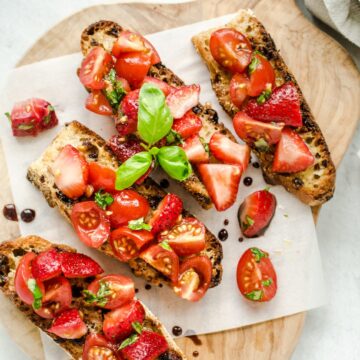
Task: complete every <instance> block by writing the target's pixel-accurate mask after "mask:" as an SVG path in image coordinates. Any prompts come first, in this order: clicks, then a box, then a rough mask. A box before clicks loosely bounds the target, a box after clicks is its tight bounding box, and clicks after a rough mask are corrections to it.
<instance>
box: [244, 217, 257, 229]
mask: <svg viewBox="0 0 360 360" xmlns="http://www.w3.org/2000/svg"><path fill="white" fill-rule="evenodd" d="M245 220H246V222H243V223H242V224H243V227H244V230H247V229H248V228H249V227H250V226H252V225H254V222H255V221H254V220H253V219H252V218H251V217H250V216H249V215H246V217H245Z"/></svg>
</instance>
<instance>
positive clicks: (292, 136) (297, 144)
mask: <svg viewBox="0 0 360 360" xmlns="http://www.w3.org/2000/svg"><path fill="white" fill-rule="evenodd" d="M313 164H314V156H313V154H312V153H311V152H310V150H309V148H308V147H307V145H306V144H305V142H304V140H303V139H302V138H301V136H300V135H298V134H297V133H296V132H295V131H293V130H291V129H290V128H285V129H284V130H283V131H282V132H281V138H280V141H279V142H278V144H277V146H276V150H275V157H274V162H273V166H272V170H273V171H274V172H283V173H296V172H298V171H303V170H306V169H307V168H308V167H310V166H311V165H313Z"/></svg>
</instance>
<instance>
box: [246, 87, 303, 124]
mask: <svg viewBox="0 0 360 360" xmlns="http://www.w3.org/2000/svg"><path fill="white" fill-rule="evenodd" d="M244 111H245V112H246V113H247V114H248V115H249V116H251V117H252V118H254V119H255V120H260V121H264V122H283V123H285V125H289V126H296V127H298V126H302V116H301V110H300V98H299V93H298V91H297V89H296V87H295V85H294V84H293V83H292V82H288V83H285V84H284V85H282V86H279V87H277V88H275V89H274V91H273V93H272V94H271V96H270V98H269V99H268V100H267V101H265V103H263V104H259V103H258V101H257V99H251V100H250V101H249V102H248V103H247V104H246V106H245V108H244Z"/></svg>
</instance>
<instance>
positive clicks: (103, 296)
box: [83, 281, 112, 306]
mask: <svg viewBox="0 0 360 360" xmlns="http://www.w3.org/2000/svg"><path fill="white" fill-rule="evenodd" d="M111 294H112V291H111V290H110V287H109V284H108V283H107V282H104V281H100V287H99V290H98V292H97V293H96V294H94V293H93V292H91V291H89V290H83V295H84V296H85V299H84V300H85V302H87V303H88V304H93V303H96V305H98V306H105V305H106V304H107V302H108V296H109V295H111Z"/></svg>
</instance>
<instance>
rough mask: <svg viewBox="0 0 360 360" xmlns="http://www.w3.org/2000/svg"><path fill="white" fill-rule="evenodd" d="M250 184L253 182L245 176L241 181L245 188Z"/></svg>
mask: <svg viewBox="0 0 360 360" xmlns="http://www.w3.org/2000/svg"><path fill="white" fill-rule="evenodd" d="M252 182H253V179H252V178H251V177H250V176H247V177H246V178H245V179H244V181H243V183H244V185H245V186H250V185H251V184H252Z"/></svg>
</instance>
